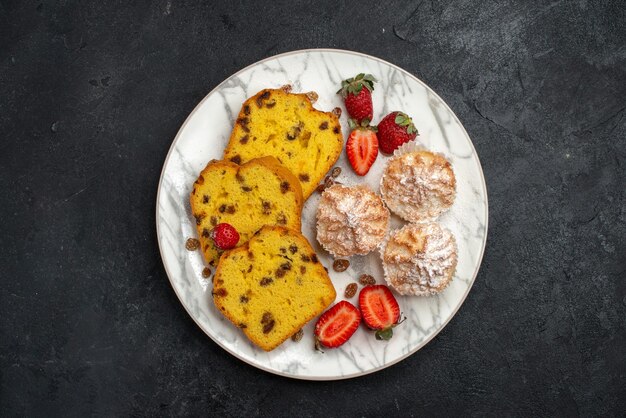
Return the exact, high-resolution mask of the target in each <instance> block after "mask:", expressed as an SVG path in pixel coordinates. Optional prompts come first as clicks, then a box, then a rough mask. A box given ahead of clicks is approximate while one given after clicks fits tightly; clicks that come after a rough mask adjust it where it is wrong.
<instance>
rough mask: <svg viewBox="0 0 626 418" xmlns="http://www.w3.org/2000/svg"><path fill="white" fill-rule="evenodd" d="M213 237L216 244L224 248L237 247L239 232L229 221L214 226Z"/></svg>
mask: <svg viewBox="0 0 626 418" xmlns="http://www.w3.org/2000/svg"><path fill="white" fill-rule="evenodd" d="M211 237H212V238H213V241H214V242H215V245H216V246H217V247H218V248H220V249H222V250H230V249H231V248H235V246H236V245H237V243H238V242H239V232H237V230H236V229H235V227H234V226H232V225H231V224H227V223H221V224H217V225H216V226H215V228H213V232H212V234H211Z"/></svg>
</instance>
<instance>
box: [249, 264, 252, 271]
mask: <svg viewBox="0 0 626 418" xmlns="http://www.w3.org/2000/svg"><path fill="white" fill-rule="evenodd" d="M251 271H252V264H250V266H248V273H250V272H251Z"/></svg>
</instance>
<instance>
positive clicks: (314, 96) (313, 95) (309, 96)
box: [306, 91, 319, 103]
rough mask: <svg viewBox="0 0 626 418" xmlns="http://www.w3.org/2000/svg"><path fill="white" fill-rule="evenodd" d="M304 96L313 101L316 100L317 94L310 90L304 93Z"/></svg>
mask: <svg viewBox="0 0 626 418" xmlns="http://www.w3.org/2000/svg"><path fill="white" fill-rule="evenodd" d="M306 97H307V98H308V99H309V101H310V102H311V103H315V102H317V99H318V98H319V96H318V95H317V93H316V92H314V91H310V92H308V93H306Z"/></svg>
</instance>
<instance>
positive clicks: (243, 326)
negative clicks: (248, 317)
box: [239, 322, 248, 329]
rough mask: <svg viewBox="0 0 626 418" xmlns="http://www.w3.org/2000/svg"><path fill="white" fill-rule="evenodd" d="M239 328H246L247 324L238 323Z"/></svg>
mask: <svg viewBox="0 0 626 418" xmlns="http://www.w3.org/2000/svg"><path fill="white" fill-rule="evenodd" d="M239 328H241V329H244V328H248V326H247V325H246V324H244V323H243V322H242V323H240V324H239Z"/></svg>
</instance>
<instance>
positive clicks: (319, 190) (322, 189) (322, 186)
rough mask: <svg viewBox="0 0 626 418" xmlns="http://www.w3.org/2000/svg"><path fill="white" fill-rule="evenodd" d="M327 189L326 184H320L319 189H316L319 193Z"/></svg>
mask: <svg viewBox="0 0 626 418" xmlns="http://www.w3.org/2000/svg"><path fill="white" fill-rule="evenodd" d="M325 189H326V186H324V183H321V184H318V185H317V189H316V190H317V191H318V192H319V193H322V192H323V191H324V190H325Z"/></svg>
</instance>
